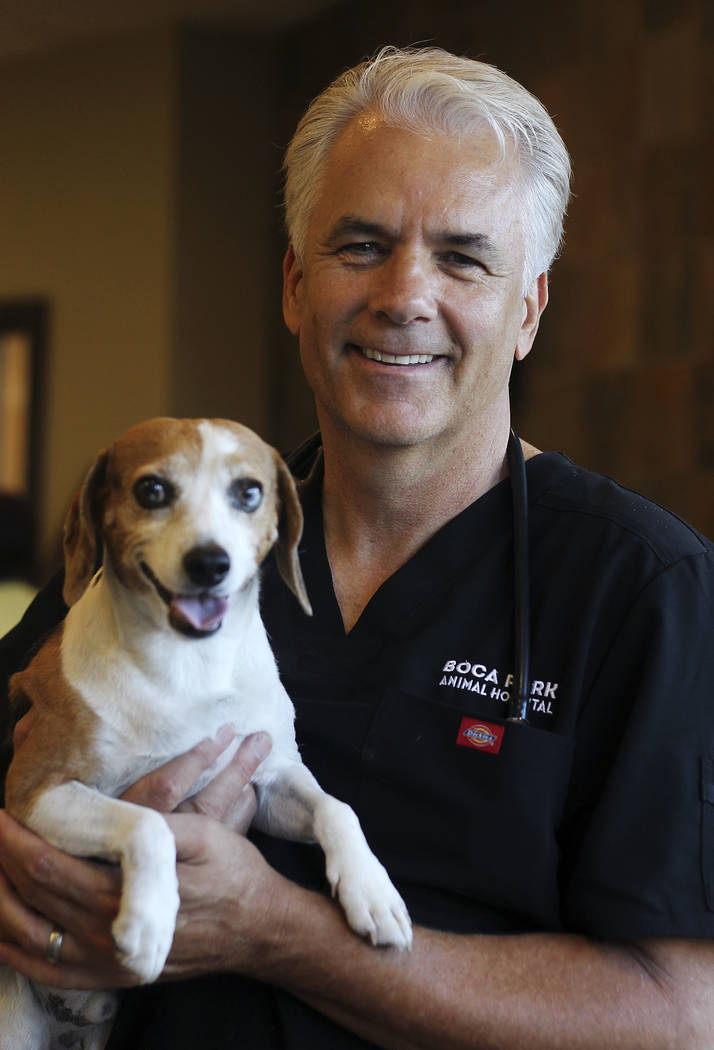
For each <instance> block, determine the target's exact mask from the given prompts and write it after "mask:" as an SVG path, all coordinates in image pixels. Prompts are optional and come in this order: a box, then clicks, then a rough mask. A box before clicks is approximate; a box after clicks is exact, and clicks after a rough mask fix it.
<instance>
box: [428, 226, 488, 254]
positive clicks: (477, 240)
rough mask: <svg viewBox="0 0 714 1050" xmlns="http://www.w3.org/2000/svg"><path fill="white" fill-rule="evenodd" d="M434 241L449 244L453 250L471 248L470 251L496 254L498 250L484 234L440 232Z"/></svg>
mask: <svg viewBox="0 0 714 1050" xmlns="http://www.w3.org/2000/svg"><path fill="white" fill-rule="evenodd" d="M436 240H437V241H440V242H442V243H444V244H450V245H452V247H454V248H471V250H472V251H479V252H489V253H490V254H494V255H495V254H498V248H497V247H496V245H495V244H494V243H493V241H492V240H491V238H490V237H489V236H488V234H486V233H456V232H454V231H452V230H442V232H441V233H439V234H437V237H436Z"/></svg>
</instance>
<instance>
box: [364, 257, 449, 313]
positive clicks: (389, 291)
mask: <svg viewBox="0 0 714 1050" xmlns="http://www.w3.org/2000/svg"><path fill="white" fill-rule="evenodd" d="M437 289H438V275H437V274H435V273H434V272H433V269H432V267H431V265H430V262H429V260H428V259H427V258H426V257H425V256H424V255H423V254H422V253H420V252H418V251H415V250H409V249H401V250H400V249H395V250H393V251H392V253H391V255H390V256H389V258H388V259H387V260H386V261H385V262H384V264H383V265H382V266H380V267H379V268H378V269H377V270H375V271H374V285H373V288H372V292H371V295H370V303H369V308H370V311H371V312H372V313H373V314H375V315H376V316H378V317H381V318H383V319H386V320H388V321H391V323H392V324H398V325H404V324H409V323H411V322H412V321H432V320H433V319H434V318H435V317H436V315H437V313H438V298H437Z"/></svg>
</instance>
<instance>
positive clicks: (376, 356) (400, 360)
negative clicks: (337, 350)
mask: <svg viewBox="0 0 714 1050" xmlns="http://www.w3.org/2000/svg"><path fill="white" fill-rule="evenodd" d="M361 350H362V353H363V354H364V356H365V357H368V358H369V359H370V361H381V362H382V364H385V365H428V364H429V362H430V361H433V360H434V355H433V354H403V355H399V356H397V355H395V354H383V353H381V351H379V350H371V349H370V348H369V347H368V346H363V347H361Z"/></svg>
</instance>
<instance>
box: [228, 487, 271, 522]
mask: <svg viewBox="0 0 714 1050" xmlns="http://www.w3.org/2000/svg"><path fill="white" fill-rule="evenodd" d="M228 498H229V499H230V501H231V503H232V504H233V506H234V507H237V508H238V510H244V511H246V512H247V513H248V514H250V513H252V512H253V511H254V510H257V509H258V507H259V506H260V504H261V503H262V502H263V486H262V485H261V484H260V482H259V481H255V479H254V478H238V480H237V481H234V482H233V484H232V485H231V487H230V488H229V489H228Z"/></svg>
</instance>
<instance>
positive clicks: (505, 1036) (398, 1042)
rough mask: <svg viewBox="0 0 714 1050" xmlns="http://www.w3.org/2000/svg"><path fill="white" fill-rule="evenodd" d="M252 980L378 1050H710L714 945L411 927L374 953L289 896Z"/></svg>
mask: <svg viewBox="0 0 714 1050" xmlns="http://www.w3.org/2000/svg"><path fill="white" fill-rule="evenodd" d="M291 898H292V900H291V904H290V906H289V908H288V909H287V910H286V912H285V913H284V919H283V922H282V925H281V929H280V932H279V936H278V937H277V938H276V946H275V951H273V952H271V953H270V954H269V956H267V957H266V965H265V968H264V970H263V972H262V973H261V974H260V976H261V977H263V978H264V979H265V980H268V981H271V982H272V983H274V984H277V985H279V986H281V987H283V988H285V989H286V990H288V991H290V992H292V993H293V994H295V995H297V996H298V997H300V998H302V999H304V1000H305V1001H306V1002H308V1003H310V1004H311V1005H312V1006H314V1007H315V1008H316V1009H318V1010H320V1011H321V1012H323V1013H325V1014H327V1015H328V1016H330V1017H331V1018H332V1019H333V1020H335V1021H337V1022H338V1023H340V1024H342V1025H344V1026H345V1027H347V1028H350V1029H352V1030H353V1031H356V1032H357V1033H359V1034H360V1035H362V1036H363V1037H365V1038H367V1039H369V1040H371V1041H373V1042H375V1043H376V1044H377V1045H380V1046H384V1047H388V1048H394V1050H404V1048H410V1050H411V1048H420V1050H425V1048H432V1050H436V1048H438V1050H451V1048H463V1047H468V1048H471V1050H473V1048H479V1050H480V1048H483V1050H490V1048H494V1050H495V1048H497V1047H498V1048H499V1050H559V1048H562V1050H611V1048H613V1047H618V1048H623V1050H625V1048H632V1050H679V1048H681V1050H700V1048H710V1047H714V1002H713V1001H714V994H713V993H712V991H711V989H712V988H714V947H713V946H712V945H711V944H710V943H708V942H685V941H671V942H668V941H662V940H658V941H650V942H643V944H642V945H641V946H640V947H637V946H634V945H616V944H605V943H598V942H594V941H590V940H588V939H586V938H584V937H577V936H572V935H555V934H529V935H523V936H491V935H488V936H486V935H483V936H462V935H457V934H446V933H441V932H438V931H432V930H425V929H417V930H416V931H415V939H414V949H413V951H412V952H411V953H399V952H397V951H394V950H391V949H390V950H386V951H385V950H375V949H373V948H371V947H369V946H368V945H365V944H364V943H362V942H361V941H360V940H358V938H356V937H355V936H354V935H353V934H352V933H350V931H349V930H347V928H346V926H345V924H344V922H343V920H342V917H341V914H340V913H339V911H338V910H337V909H336V908H335V907H334V906H333V905H332V904H331V902H329V901H327V900H323V899H320V898H314V895H312V894H306V893H304V891H299V892H298V893H295V894H291Z"/></svg>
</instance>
